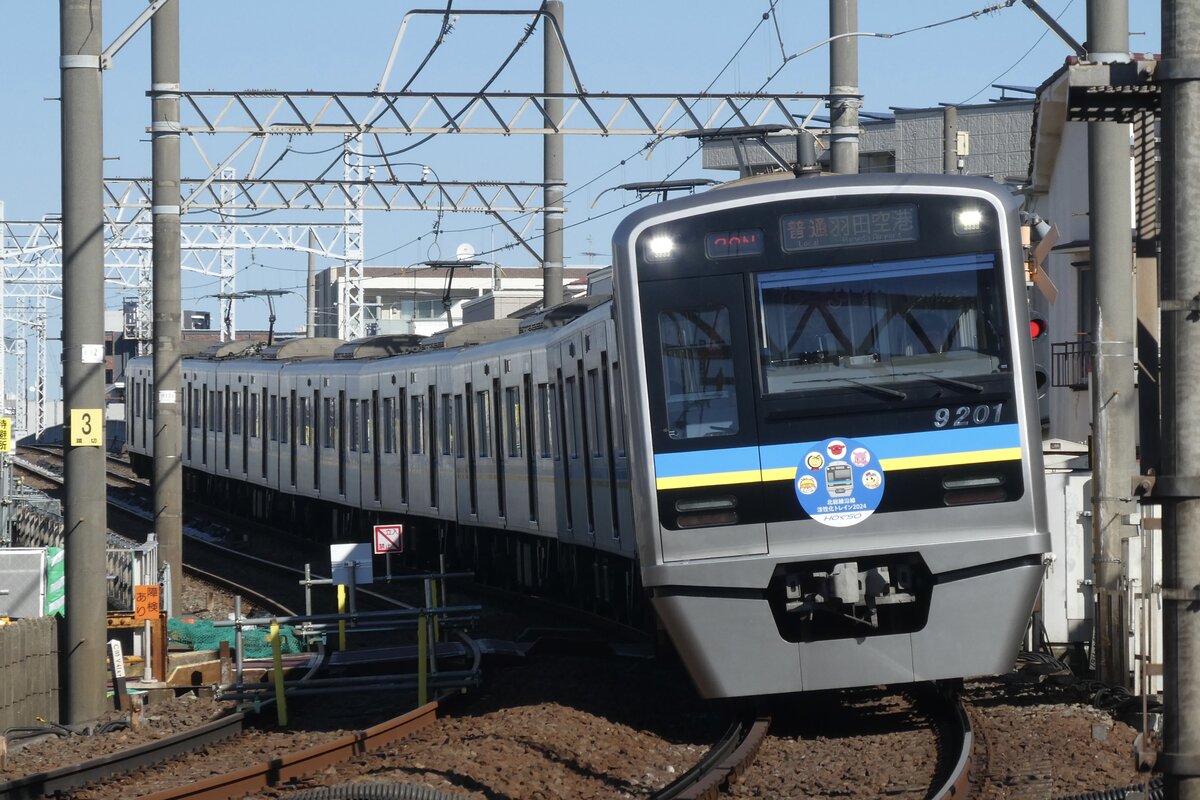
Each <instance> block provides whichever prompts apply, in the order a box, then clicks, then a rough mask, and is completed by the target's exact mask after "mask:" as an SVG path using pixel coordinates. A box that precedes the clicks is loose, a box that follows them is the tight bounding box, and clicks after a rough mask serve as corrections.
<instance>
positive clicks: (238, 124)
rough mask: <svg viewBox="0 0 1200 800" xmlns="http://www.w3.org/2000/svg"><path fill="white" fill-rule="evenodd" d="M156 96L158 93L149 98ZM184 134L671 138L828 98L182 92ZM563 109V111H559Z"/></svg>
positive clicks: (790, 114) (777, 119)
mask: <svg viewBox="0 0 1200 800" xmlns="http://www.w3.org/2000/svg"><path fill="white" fill-rule="evenodd" d="M149 94H150V96H151V97H153V96H154V95H155V94H156V92H153V91H152V92H149ZM178 94H179V96H180V98H181V100H182V102H183V104H184V107H185V108H186V109H187V110H188V112H190V113H189V114H187V118H185V120H183V121H182V125H181V130H182V131H183V132H184V133H249V134H263V135H265V134H285V135H296V134H301V135H303V134H316V133H322V134H338V135H343V136H356V135H360V134H363V133H371V134H385V133H395V134H406V135H407V134H428V133H469V134H502V135H511V134H534V135H546V134H552V133H559V134H576V135H589V136H592V135H597V134H598V135H602V136H612V135H634V136H670V135H674V134H676V133H682V132H683V131H685V130H692V129H695V128H719V127H725V126H726V125H730V124H732V125H768V124H789V125H790V124H794V113H795V112H794V111H793V109H791V108H790V107H789V106H790V105H792V104H795V103H800V102H802V101H812V100H823V99H825V98H826V97H827V95H825V94H810V93H789V94H759V93H746V92H731V93H706V92H701V93H687V92H678V93H638V92H617V93H608V92H599V93H595V92H530V93H518V92H435V93H427V92H322V91H315V90H304V91H283V90H246V91H181V92H178ZM556 104H557V105H556Z"/></svg>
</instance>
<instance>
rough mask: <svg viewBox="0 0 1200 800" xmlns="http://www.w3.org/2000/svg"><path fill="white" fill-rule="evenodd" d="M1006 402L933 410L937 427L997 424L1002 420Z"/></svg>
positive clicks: (934, 424) (934, 423)
mask: <svg viewBox="0 0 1200 800" xmlns="http://www.w3.org/2000/svg"><path fill="white" fill-rule="evenodd" d="M1003 410H1004V403H990V404H988V403H982V404H980V405H977V406H958V407H956V408H947V407H945V406H943V407H942V408H939V409H938V410H936V411H934V412H933V427H935V428H965V427H968V426H971V425H995V424H997V423H998V422H1000V412H1001V411H1003Z"/></svg>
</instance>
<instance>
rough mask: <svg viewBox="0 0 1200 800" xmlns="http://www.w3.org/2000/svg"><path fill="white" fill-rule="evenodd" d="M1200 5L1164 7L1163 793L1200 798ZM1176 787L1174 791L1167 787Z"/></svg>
mask: <svg viewBox="0 0 1200 800" xmlns="http://www.w3.org/2000/svg"><path fill="white" fill-rule="evenodd" d="M1198 30H1200V7H1198V6H1197V4H1196V3H1193V2H1184V1H1183V0H1174V1H1172V0H1165V1H1164V2H1163V6H1162V47H1163V60H1162V62H1161V63H1160V64H1159V66H1158V79H1159V81H1161V83H1162V159H1163V163H1164V164H1166V165H1168V167H1169V168H1167V169H1164V170H1162V173H1161V174H1162V181H1163V195H1162V211H1163V219H1162V365H1163V370H1162V378H1163V386H1162V457H1163V475H1162V476H1161V477H1160V478H1159V479H1158V481H1157V482H1156V484H1155V487H1154V494H1155V496H1156V497H1161V498H1162V501H1163V540H1162V547H1163V556H1162V558H1163V590H1162V596H1163V647H1164V659H1163V660H1164V665H1165V668H1166V672H1165V675H1164V681H1163V686H1164V699H1165V704H1166V710H1167V714H1166V731H1165V736H1164V741H1163V750H1164V752H1163V754H1162V755H1161V756H1160V757H1159V761H1158V763H1159V765H1160V766H1161V767H1162V769H1163V771H1164V772H1165V773H1166V776H1167V785H1166V789H1167V793H1168V795H1167V796H1169V797H1178V798H1180V800H1200V675H1198V674H1197V672H1196V664H1197V663H1198V662H1200V603H1198V602H1197V601H1198V600H1200V597H1198V596H1197V588H1196V587H1197V586H1200V534H1198V532H1200V404H1198V403H1197V402H1196V396H1197V393H1200V328H1198V327H1197V324H1196V313H1197V305H1198V301H1197V298H1198V297H1200V207H1198V206H1197V205H1196V203H1195V202H1194V201H1193V198H1194V197H1195V196H1196V192H1198V191H1200V153H1198V152H1197V151H1196V139H1195V131H1196V130H1197V126H1198V125H1200V82H1198V79H1200V71H1197V69H1196V65H1197V64H1200V38H1197V36H1196V31H1198ZM1172 790H1174V792H1175V793H1174V794H1172V793H1171V792H1172Z"/></svg>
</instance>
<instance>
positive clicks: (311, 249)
mask: <svg viewBox="0 0 1200 800" xmlns="http://www.w3.org/2000/svg"><path fill="white" fill-rule="evenodd" d="M316 251H317V235H316V234H315V233H313V232H312V231H309V232H308V281H307V283H306V284H305V293H304V308H305V317H306V318H307V323H306V324H305V326H304V331H305V333H304V335H305V336H307V337H308V338H310V339H311V338H313V337H314V336H316V335H317V252H316Z"/></svg>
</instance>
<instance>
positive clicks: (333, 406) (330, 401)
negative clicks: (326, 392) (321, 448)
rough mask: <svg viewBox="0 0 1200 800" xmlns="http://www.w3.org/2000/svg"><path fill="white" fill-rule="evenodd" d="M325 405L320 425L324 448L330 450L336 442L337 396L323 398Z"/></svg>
mask: <svg viewBox="0 0 1200 800" xmlns="http://www.w3.org/2000/svg"><path fill="white" fill-rule="evenodd" d="M323 401H324V402H323V403H322V405H324V406H325V415H324V424H323V425H322V426H321V427H322V429H323V432H324V434H325V436H324V445H325V449H327V450H332V449H333V448H334V446H336V444H337V398H334V397H326V398H323Z"/></svg>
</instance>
